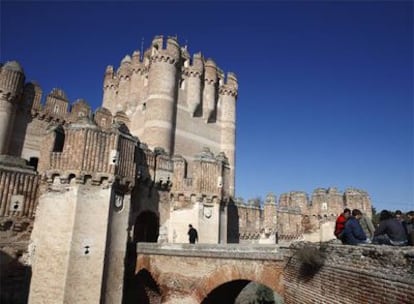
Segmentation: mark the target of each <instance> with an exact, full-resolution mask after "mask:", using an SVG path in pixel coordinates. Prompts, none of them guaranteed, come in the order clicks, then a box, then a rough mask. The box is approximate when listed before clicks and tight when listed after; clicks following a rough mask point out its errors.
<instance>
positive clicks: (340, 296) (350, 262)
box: [284, 243, 414, 304]
mask: <svg viewBox="0 0 414 304" xmlns="http://www.w3.org/2000/svg"><path fill="white" fill-rule="evenodd" d="M291 248H292V249H293V255H292V257H291V258H290V259H289V262H288V263H287V265H286V268H285V269H286V270H285V276H284V282H285V283H284V285H285V303H287V304H290V303H292V304H293V303H304V304H307V303H335V304H348V303H349V304H351V303H373V304H374V303H375V304H377V303H387V304H393V303H395V304H397V303H398V304H402V303H407V304H408V303H412V299H414V288H413V287H414V248H413V247H392V246H375V245H362V246H345V245H323V246H322V247H321V246H319V245H315V244H313V245H311V244H309V243H308V244H306V245H305V244H303V243H302V244H298V245H295V246H292V247H291Z"/></svg>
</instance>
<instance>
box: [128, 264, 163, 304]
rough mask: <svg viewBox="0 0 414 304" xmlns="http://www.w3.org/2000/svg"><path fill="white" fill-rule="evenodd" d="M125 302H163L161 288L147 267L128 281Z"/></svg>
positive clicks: (144, 303) (131, 303)
mask: <svg viewBox="0 0 414 304" xmlns="http://www.w3.org/2000/svg"><path fill="white" fill-rule="evenodd" d="M125 287H126V289H125V293H124V299H123V304H133V303H134V304H135V303H140V304H150V303H151V304H152V303H161V292H160V289H159V287H158V285H157V283H156V282H155V280H154V279H153V277H152V276H151V274H150V273H149V272H148V271H147V270H146V269H141V270H140V271H139V272H138V273H137V274H135V275H133V276H132V277H131V278H130V279H129V280H127V282H126V286H125Z"/></svg>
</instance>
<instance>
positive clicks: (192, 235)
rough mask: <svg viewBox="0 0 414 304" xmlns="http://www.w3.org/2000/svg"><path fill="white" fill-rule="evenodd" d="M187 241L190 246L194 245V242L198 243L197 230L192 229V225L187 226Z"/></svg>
mask: <svg viewBox="0 0 414 304" xmlns="http://www.w3.org/2000/svg"><path fill="white" fill-rule="evenodd" d="M188 228H189V229H188V233H187V234H188V239H189V241H190V244H195V242H196V241H197V242H198V233H197V230H196V229H195V228H193V225H191V224H189V225H188Z"/></svg>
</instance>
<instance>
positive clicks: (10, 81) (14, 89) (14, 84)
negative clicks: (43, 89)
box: [0, 61, 25, 101]
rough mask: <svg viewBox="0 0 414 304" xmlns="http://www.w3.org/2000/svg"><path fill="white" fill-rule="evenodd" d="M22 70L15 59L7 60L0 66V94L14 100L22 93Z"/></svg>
mask: <svg viewBox="0 0 414 304" xmlns="http://www.w3.org/2000/svg"><path fill="white" fill-rule="evenodd" d="M24 79H25V77H24V71H23V69H22V67H21V66H20V64H19V63H18V62H17V61H8V62H6V63H5V64H4V65H3V66H2V67H1V68H0V94H1V95H2V98H5V99H7V100H8V101H15V99H16V98H18V97H20V96H21V94H22V93H23V85H24Z"/></svg>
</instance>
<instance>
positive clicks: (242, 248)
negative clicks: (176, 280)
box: [137, 243, 291, 261]
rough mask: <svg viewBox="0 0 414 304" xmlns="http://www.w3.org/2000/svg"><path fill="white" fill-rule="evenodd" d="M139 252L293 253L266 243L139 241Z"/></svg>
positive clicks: (270, 256)
mask: <svg viewBox="0 0 414 304" xmlns="http://www.w3.org/2000/svg"><path fill="white" fill-rule="evenodd" d="M137 253H138V255H139V254H145V255H167V256H181V257H205V258H216V259H244V260H267V261H269V260H272V261H283V260H284V259H285V258H286V257H287V256H289V255H290V254H291V250H290V249H289V248H287V247H284V246H278V245H265V244H254V245H252V244H157V243H138V245H137Z"/></svg>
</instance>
